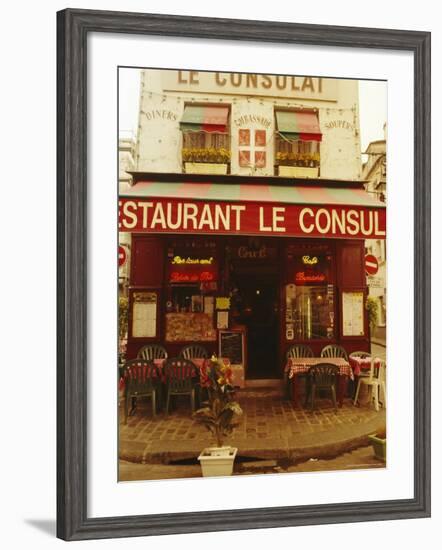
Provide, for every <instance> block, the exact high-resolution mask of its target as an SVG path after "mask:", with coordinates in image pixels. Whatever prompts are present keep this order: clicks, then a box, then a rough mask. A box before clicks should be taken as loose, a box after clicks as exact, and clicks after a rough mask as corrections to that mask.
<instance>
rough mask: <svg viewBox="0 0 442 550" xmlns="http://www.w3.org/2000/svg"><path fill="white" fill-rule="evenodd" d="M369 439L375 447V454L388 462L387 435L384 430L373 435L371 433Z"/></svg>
mask: <svg viewBox="0 0 442 550" xmlns="http://www.w3.org/2000/svg"><path fill="white" fill-rule="evenodd" d="M368 439H369V440H370V443H371V445H372V447H373V451H374V455H375V457H376V458H378V459H379V460H382V461H383V462H386V460H387V435H386V431H385V430H383V431H381V432H378V433H376V434H373V435H369V436H368Z"/></svg>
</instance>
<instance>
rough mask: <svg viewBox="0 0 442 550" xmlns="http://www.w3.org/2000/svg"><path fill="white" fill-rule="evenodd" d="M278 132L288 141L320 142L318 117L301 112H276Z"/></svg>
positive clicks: (311, 113)
mask: <svg viewBox="0 0 442 550" xmlns="http://www.w3.org/2000/svg"><path fill="white" fill-rule="evenodd" d="M275 114H276V126H277V130H278V132H279V133H280V134H281V135H282V136H283V137H285V138H286V139H289V140H294V141H296V140H301V141H321V140H322V133H321V129H320V128H319V121H318V115H317V114H316V113H313V112H303V111H276V112H275Z"/></svg>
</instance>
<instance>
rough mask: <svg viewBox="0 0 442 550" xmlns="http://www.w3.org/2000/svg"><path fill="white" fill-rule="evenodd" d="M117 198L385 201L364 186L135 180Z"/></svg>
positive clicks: (337, 202)
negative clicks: (291, 185) (373, 195)
mask: <svg viewBox="0 0 442 550" xmlns="http://www.w3.org/2000/svg"><path fill="white" fill-rule="evenodd" d="M120 197H139V198H146V197H159V198H171V199H175V198H176V199H194V200H195V199H196V200H204V201H229V202H233V201H241V202H242V201H251V202H260V203H282V204H305V205H309V204H311V205H346V206H364V207H375V208H376V207H377V208H382V209H384V208H385V203H383V202H380V201H378V200H377V199H375V198H373V197H372V196H371V195H369V194H368V193H367V192H366V191H365V190H364V189H354V188H342V187H313V186H301V185H299V186H296V187H295V186H293V187H288V186H282V185H257V184H253V183H252V182H250V183H244V184H237V183H228V184H227V183H225V184H223V183H187V182H185V183H182V182H177V183H168V182H167V183H166V182H151V181H149V182H147V181H146V182H143V181H142V182H138V183H137V184H136V185H134V186H133V187H131V188H130V189H128V190H126V191H124V192H123V193H120Z"/></svg>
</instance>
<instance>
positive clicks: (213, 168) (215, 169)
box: [184, 162, 227, 175]
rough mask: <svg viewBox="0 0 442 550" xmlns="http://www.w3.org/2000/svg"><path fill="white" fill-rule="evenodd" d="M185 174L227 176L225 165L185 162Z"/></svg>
mask: <svg viewBox="0 0 442 550" xmlns="http://www.w3.org/2000/svg"><path fill="white" fill-rule="evenodd" d="M184 166H185V169H186V174H221V175H223V174H227V164H215V163H213V164H212V163H209V162H185V163H184Z"/></svg>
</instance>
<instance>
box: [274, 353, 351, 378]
mask: <svg viewBox="0 0 442 550" xmlns="http://www.w3.org/2000/svg"><path fill="white" fill-rule="evenodd" d="M321 363H327V364H328V365H336V366H337V367H339V374H340V375H341V376H348V377H349V378H351V380H353V379H354V376H353V370H352V368H351V366H350V364H349V362H348V361H347V360H346V359H343V358H342V357H300V358H296V359H295V358H290V359H288V361H287V364H286V367H285V370H286V371H288V373H289V378H293V376H295V375H296V374H305V373H307V372H308V370H309V368H310V367H312V366H313V365H320V364H321Z"/></svg>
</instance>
